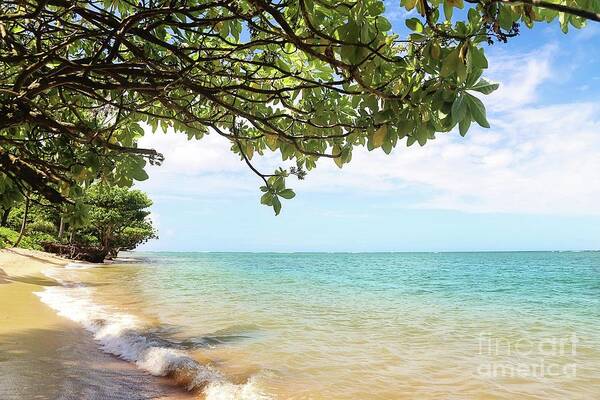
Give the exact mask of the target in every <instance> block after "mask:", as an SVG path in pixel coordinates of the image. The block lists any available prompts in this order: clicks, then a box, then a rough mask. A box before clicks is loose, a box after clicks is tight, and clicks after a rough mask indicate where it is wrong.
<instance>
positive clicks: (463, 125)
mask: <svg viewBox="0 0 600 400" xmlns="http://www.w3.org/2000/svg"><path fill="white" fill-rule="evenodd" d="M470 126H471V115H470V114H467V115H465V117H464V118H463V119H462V120H461V121H460V122H459V123H458V132H459V133H460V136H465V135H466V134H467V131H468V130H469V127H470Z"/></svg>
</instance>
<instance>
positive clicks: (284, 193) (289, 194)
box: [277, 189, 296, 200]
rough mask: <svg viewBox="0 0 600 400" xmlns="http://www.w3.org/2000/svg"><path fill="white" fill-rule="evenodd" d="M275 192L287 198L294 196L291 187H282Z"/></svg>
mask: <svg viewBox="0 0 600 400" xmlns="http://www.w3.org/2000/svg"><path fill="white" fill-rule="evenodd" d="M277 194H278V195H279V196H281V197H283V198H284V199H287V200H289V199H293V198H294V197H295V196H296V193H294V191H293V190H292V189H284V190H282V191H281V192H279V193H277Z"/></svg>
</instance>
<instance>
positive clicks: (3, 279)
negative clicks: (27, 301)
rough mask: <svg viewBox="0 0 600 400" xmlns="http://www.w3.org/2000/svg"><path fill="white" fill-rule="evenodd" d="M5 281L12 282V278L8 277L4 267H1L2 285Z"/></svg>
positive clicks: (0, 282) (0, 277) (0, 280)
mask: <svg viewBox="0 0 600 400" xmlns="http://www.w3.org/2000/svg"><path fill="white" fill-rule="evenodd" d="M4 283H10V280H9V279H8V275H7V274H6V272H4V270H3V269H2V268H0V285H2V284H4Z"/></svg>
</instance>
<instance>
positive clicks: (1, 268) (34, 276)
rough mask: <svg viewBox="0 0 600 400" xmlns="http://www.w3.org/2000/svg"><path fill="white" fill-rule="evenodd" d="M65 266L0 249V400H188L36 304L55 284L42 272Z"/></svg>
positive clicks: (50, 258) (55, 259)
mask: <svg viewBox="0 0 600 400" xmlns="http://www.w3.org/2000/svg"><path fill="white" fill-rule="evenodd" d="M68 263H69V260H65V259H62V258H59V257H56V256H53V255H50V254H47V253H43V252H37V251H31V250H23V249H3V250H0V398H1V399H3V400H13V399H14V400H21V399H48V400H55V399H61V400H62V399H65V400H70V399H73V400H75V399H77V400H81V399H90V400H91V399H93V400H102V399H123V400H132V399H140V400H142V399H161V398H169V399H172V398H177V399H180V398H181V399H185V398H191V396H189V395H187V394H185V393H182V392H181V390H180V389H177V388H173V387H170V386H169V385H168V382H167V380H166V379H165V380H163V379H157V378H156V377H152V376H149V375H148V374H146V373H144V372H142V371H140V370H138V369H136V368H135V367H134V366H132V365H131V364H129V363H126V362H124V361H121V360H119V359H117V358H116V357H113V356H110V355H107V354H104V353H102V352H101V351H100V350H99V349H98V346H97V344H96V343H95V342H94V340H93V339H92V337H91V335H90V334H89V333H88V332H86V331H85V330H84V329H83V328H81V327H80V326H78V325H76V324H75V323H74V322H71V321H69V320H67V319H65V318H62V317H60V316H58V315H57V314H56V313H55V312H54V311H53V310H52V309H51V308H49V307H48V306H46V305H45V304H43V303H42V302H41V301H40V300H39V298H38V296H36V295H35V293H36V292H40V291H42V290H44V288H45V287H48V286H54V285H57V284H58V283H57V282H55V281H54V280H52V279H49V278H47V277H46V276H45V275H44V274H43V271H44V270H45V269H47V268H49V267H62V266H65V265H66V264H68Z"/></svg>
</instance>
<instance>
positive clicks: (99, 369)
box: [0, 326, 192, 400]
mask: <svg viewBox="0 0 600 400" xmlns="http://www.w3.org/2000/svg"><path fill="white" fill-rule="evenodd" d="M173 395H175V396H176V398H178V399H179V398H181V399H183V398H188V397H187V392H185V391H183V390H182V389H180V388H175V387H173V386H171V385H169V384H168V383H167V382H166V381H165V380H164V379H161V378H156V377H153V376H151V375H149V374H147V373H145V372H143V371H141V370H138V369H136V368H135V367H134V366H133V365H132V364H129V363H127V362H125V361H121V360H119V359H118V358H116V357H113V356H110V355H108V354H105V353H102V352H101V351H100V350H98V349H97V344H96V343H95V342H94V341H93V339H92V338H91V335H89V334H88V333H87V332H85V331H83V330H82V329H80V328H78V327H69V326H67V327H65V328H64V329H63V328H61V329H27V330H23V331H19V332H11V333H7V334H0V399H2V400H21V399H41V400H57V399H60V400H108V399H110V400H150V399H157V398H167V397H170V396H173ZM189 398H190V399H191V398H192V397H189Z"/></svg>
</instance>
